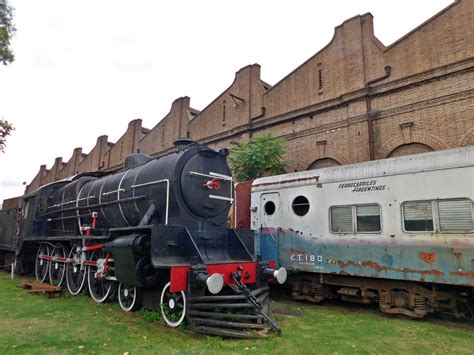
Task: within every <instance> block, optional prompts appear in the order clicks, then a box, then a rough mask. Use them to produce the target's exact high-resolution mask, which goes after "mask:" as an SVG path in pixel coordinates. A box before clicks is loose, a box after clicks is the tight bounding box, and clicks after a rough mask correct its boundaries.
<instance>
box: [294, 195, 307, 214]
mask: <svg viewBox="0 0 474 355" xmlns="http://www.w3.org/2000/svg"><path fill="white" fill-rule="evenodd" d="M291 208H292V209H293V212H295V214H297V215H298V216H304V215H305V214H307V213H308V211H309V201H308V199H307V198H306V197H304V196H298V197H296V198H295V199H294V200H293V203H292V204H291Z"/></svg>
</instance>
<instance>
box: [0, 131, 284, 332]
mask: <svg viewBox="0 0 474 355" xmlns="http://www.w3.org/2000/svg"><path fill="white" fill-rule="evenodd" d="M175 145H176V152H174V153H173V154H170V155H167V156H164V157H161V158H158V159H152V158H151V157H150V156H148V155H145V154H132V155H130V156H129V157H127V158H126V160H125V169H124V170H123V171H120V172H117V173H112V174H104V173H83V174H79V175H76V176H74V177H71V178H68V179H66V180H62V181H57V182H54V183H51V184H49V185H45V186H42V187H40V188H39V189H38V190H37V191H36V192H34V193H31V194H27V195H25V196H23V198H22V200H23V201H22V209H21V212H17V210H8V209H7V210H2V211H0V255H3V256H4V259H5V260H7V257H8V255H13V254H14V255H15V256H14V260H15V262H16V269H17V270H24V271H28V268H30V269H33V268H34V272H35V275H36V278H37V279H38V280H39V281H41V282H50V283H51V284H53V285H56V286H59V285H62V284H66V285H67V288H68V290H69V292H70V293H71V294H73V295H77V294H79V293H81V292H82V291H83V290H84V289H88V291H89V293H90V295H91V297H92V299H93V300H94V301H96V302H98V303H102V302H106V301H109V300H111V299H114V298H115V297H116V298H118V302H119V304H120V307H121V308H122V309H123V310H124V311H126V312H130V311H134V310H136V309H138V308H140V307H145V308H146V309H151V310H157V311H159V312H161V314H162V317H163V319H164V321H165V322H166V324H168V325H169V326H170V327H177V326H179V325H181V324H182V323H183V322H184V321H185V320H187V321H188V323H189V324H190V325H191V327H192V328H193V329H194V330H195V331H197V332H201V333H206V334H212V335H221V336H229V337H254V336H257V335H261V334H265V333H267V332H268V331H269V330H271V329H274V330H276V331H277V332H278V333H280V328H279V326H278V324H277V323H276V321H275V320H274V319H273V318H272V317H271V315H270V309H269V297H268V293H269V287H268V283H269V282H273V281H271V280H276V282H279V283H284V282H285V280H286V270H285V269H284V268H279V269H276V268H275V263H274V262H273V261H266V262H261V261H257V259H256V257H255V253H254V234H253V232H252V231H250V230H243V229H229V228H227V216H228V212H229V208H230V206H231V204H232V202H233V179H232V174H231V171H230V169H229V167H228V165H227V162H226V156H227V150H221V151H215V150H213V149H210V148H209V147H206V146H204V145H200V144H197V143H196V142H193V141H191V140H187V139H186V140H180V141H177V142H175ZM9 253H10V254H9Z"/></svg>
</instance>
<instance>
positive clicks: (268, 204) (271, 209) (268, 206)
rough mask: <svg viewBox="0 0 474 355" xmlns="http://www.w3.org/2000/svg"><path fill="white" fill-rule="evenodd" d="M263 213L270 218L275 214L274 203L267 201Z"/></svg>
mask: <svg viewBox="0 0 474 355" xmlns="http://www.w3.org/2000/svg"><path fill="white" fill-rule="evenodd" d="M264 208H265V213H266V214H268V215H269V216H271V215H272V214H274V213H275V203H274V202H273V201H267V202H266V203H265V206H264Z"/></svg>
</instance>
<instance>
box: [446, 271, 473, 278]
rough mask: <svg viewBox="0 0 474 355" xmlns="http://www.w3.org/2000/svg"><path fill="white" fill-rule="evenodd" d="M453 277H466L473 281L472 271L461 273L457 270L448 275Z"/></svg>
mask: <svg viewBox="0 0 474 355" xmlns="http://www.w3.org/2000/svg"><path fill="white" fill-rule="evenodd" d="M450 274H451V275H453V276H460V277H468V278H470V279H474V271H463V270H458V271H454V272H451V273H450Z"/></svg>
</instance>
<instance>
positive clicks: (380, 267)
mask: <svg viewBox="0 0 474 355" xmlns="http://www.w3.org/2000/svg"><path fill="white" fill-rule="evenodd" d="M335 263H337V265H339V266H340V267H341V268H345V267H347V266H356V267H368V268H372V269H374V270H376V271H396V272H401V273H404V274H405V275H406V274H409V273H411V274H420V275H422V276H425V275H434V276H443V275H444V272H442V271H439V270H436V269H430V270H415V269H410V268H393V267H390V266H385V265H380V264H379V263H377V262H375V261H358V262H356V261H353V260H349V261H342V260H337V261H336V262H335Z"/></svg>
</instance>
